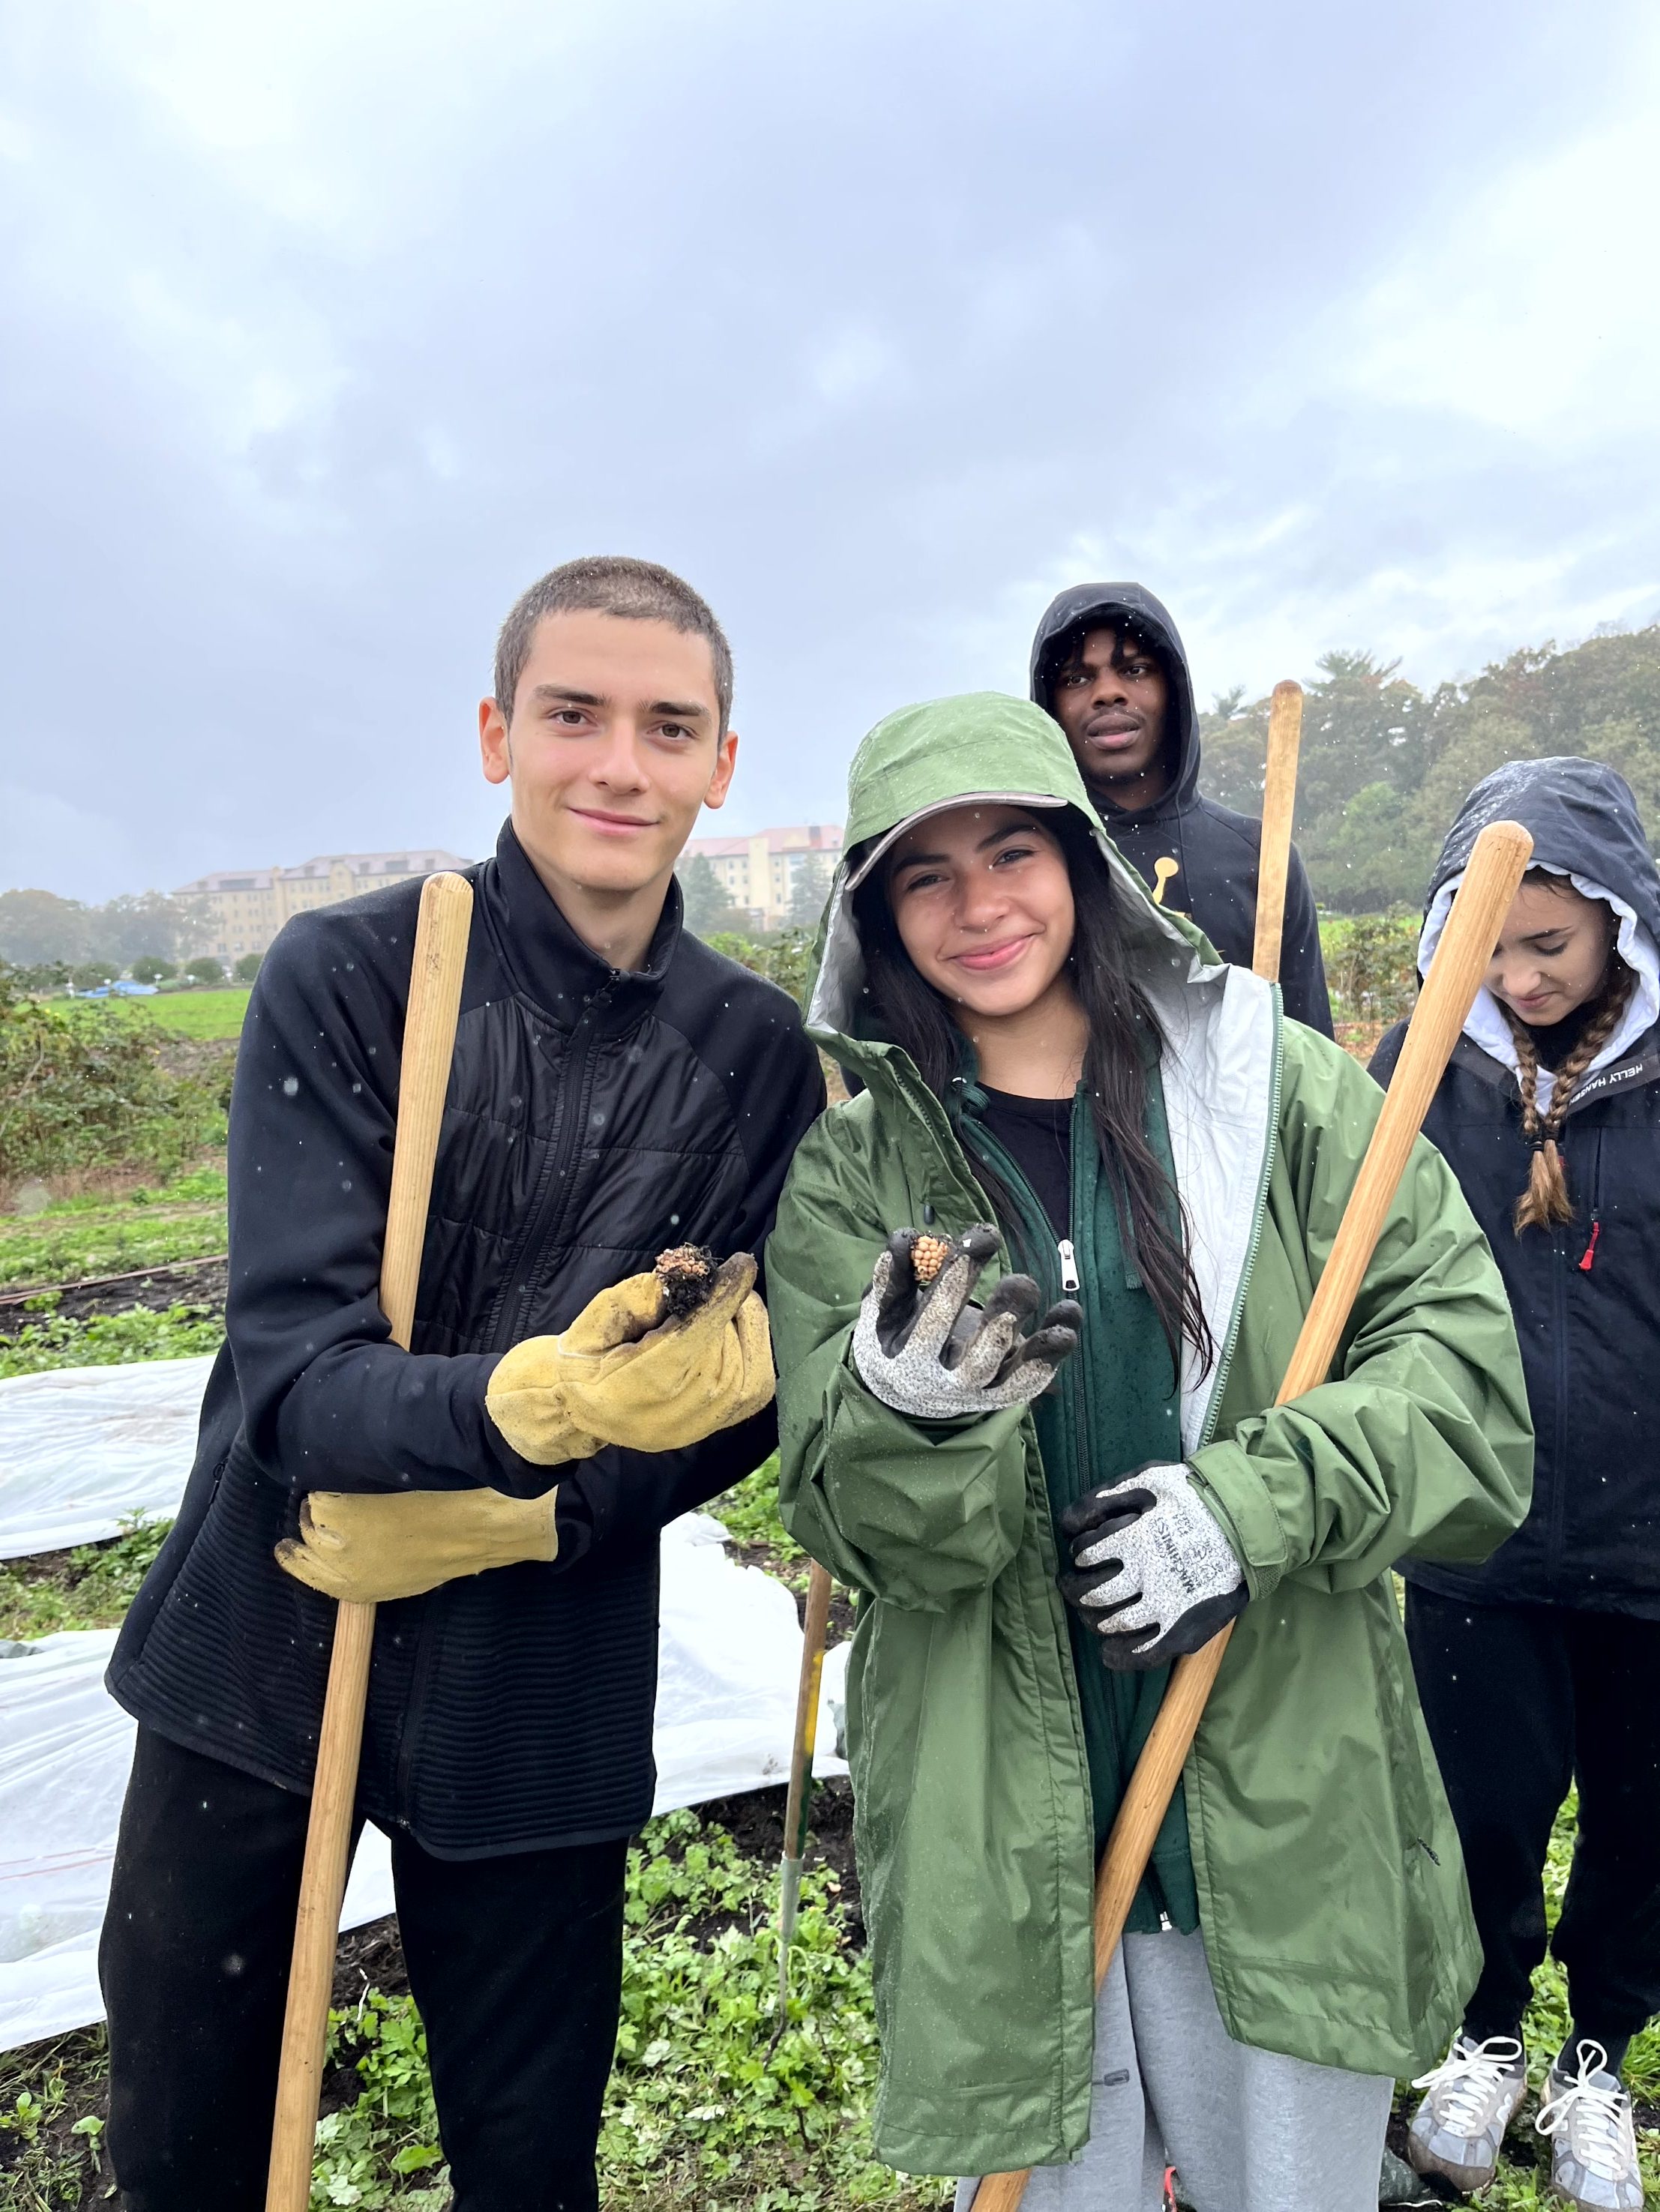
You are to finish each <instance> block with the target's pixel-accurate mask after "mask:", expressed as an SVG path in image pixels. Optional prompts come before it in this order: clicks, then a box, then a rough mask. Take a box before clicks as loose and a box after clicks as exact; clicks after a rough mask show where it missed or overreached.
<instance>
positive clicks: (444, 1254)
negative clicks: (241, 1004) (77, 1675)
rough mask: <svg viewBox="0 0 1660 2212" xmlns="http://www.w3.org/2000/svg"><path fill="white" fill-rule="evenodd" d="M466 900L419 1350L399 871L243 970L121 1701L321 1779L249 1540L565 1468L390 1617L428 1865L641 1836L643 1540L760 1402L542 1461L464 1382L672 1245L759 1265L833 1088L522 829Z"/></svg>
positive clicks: (732, 974)
mask: <svg viewBox="0 0 1660 2212" xmlns="http://www.w3.org/2000/svg"><path fill="white" fill-rule="evenodd" d="M467 873H468V874H469V876H470V877H471V881H472V885H473V893H474V906H473V918H472V931H471V939H470V942H469V945H468V948H467V964H466V975H465V981H464V984H463V987H462V994H461V1012H460V1019H459V1024H458V1025H457V1029H456V1038H455V1054H454V1059H453V1063H452V1066H451V1070H450V1079H449V1088H448V1092H447V1097H446V1099H445V1105H444V1121H443V1128H442V1133H441V1137H440V1141H439V1147H438V1161H437V1167H436V1171H435V1175H434V1177H433V1185H432V1197H431V1200H430V1203H429V1208H428V1214H427V1234H426V1242H425V1246H424V1249H423V1258H422V1266H421V1289H420V1297H419V1299H418V1302H417V1308H416V1316H415V1330H414V1341H413V1346H412V1349H411V1350H410V1351H409V1352H401V1351H399V1350H398V1349H397V1347H396V1346H393V1345H392V1343H391V1342H390V1341H389V1336H390V1331H389V1328H388V1326H387V1322H386V1316H385V1315H384V1314H383V1313H382V1311H381V1310H380V1299H379V1296H378V1285H379V1281H380V1246H381V1239H382V1237H383V1234H384V1232H385V1229H386V1199H387V1193H388V1190H389V1188H390V1183H391V1170H392V1137H393V1132H394V1129H395V1127H396V1122H397V1115H398V1070H399V1063H400V1059H401V1055H402V1050H403V1036H404V1006H405V1003H406V1000H407V998H408V994H409V978H410V946H411V945H412V943H413V940H414V932H415V921H416V911H417V905H418V903H419V899H420V885H419V884H416V883H410V884H399V885H398V886H397V887H396V888H394V889H392V890H386V891H381V892H374V893H371V894H370V895H369V896H368V897H365V898H361V899H353V900H351V901H350V902H349V903H347V904H345V905H344V906H337V907H332V908H324V909H323V910H322V911H321V912H319V913H317V914H312V915H299V916H296V918H295V920H294V921H290V922H289V925H288V926H287V927H286V928H285V929H284V930H283V932H282V933H281V935H280V936H279V937H278V938H277V942H276V944H275V945H272V947H271V951H270V953H269V954H268V956H267V957H266V960H265V965H264V967H263V968H262V969H260V971H259V980H258V983H257V984H256V985H255V986H254V992H253V998H252V1003H251V1004H250V1006H249V1008H248V1018H247V1023H246V1027H245V1029H244V1030H243V1034H242V1043H241V1047H240V1051H239V1053H238V1055H237V1064H236V1083H235V1088H234V1093H233V1097H232V1100H231V1115H230V1168H229V1179H230V1288H229V1295H228V1300H227V1305H226V1326H227V1330H228V1342H227V1344H226V1346H225V1348H224V1350H223V1351H222V1352H221V1354H220V1356H219V1358H218V1361H217V1362H216V1364H215V1367H214V1369H213V1372H212V1374H211V1375H210V1377H209V1381H208V1388H207V1394H206V1397H205V1399H204V1404H203V1409H202V1429H201V1437H200V1441H199V1443H198V1449H197V1456H196V1464H195V1468H194V1469H193V1471H192V1474H191V1478H190V1482H189V1486H188V1487H187V1489H186V1491H185V1500H184V1504H183V1506H182V1508H181V1510H180V1512H179V1519H178V1522H177V1523H176V1524H175V1526H174V1528H173V1533H172V1534H171V1535H170V1536H169V1537H168V1539H167V1543H166V1544H165V1545H164V1546H163V1547H162V1550H161V1556H160V1558H159V1559H157V1561H156V1563H155V1566H154V1567H153V1568H152V1569H151V1571H150V1573H149V1576H148V1577H147V1578H146V1580H145V1582H144V1585H143V1589H141V1590H140V1591H139V1593H138V1597H137V1601H136V1602H135V1604H134V1605H133V1607H132V1610H131V1613H129V1614H128V1616H127V1620H126V1623H125V1626H124V1628H123V1630H122V1633H121V1638H120V1640H119V1643H118V1644H117V1646H116V1650H115V1656H114V1660H113V1662H112V1666H111V1668H110V1674H109V1686H110V1690H111V1692H112V1694H113V1696H114V1697H115V1698H116V1699H117V1701H118V1702H119V1704H121V1705H125V1708H126V1709H127V1711H129V1712H130V1713H132V1714H134V1715H135V1716H136V1717H137V1719H139V1720H140V1721H141V1722H143V1723H144V1724H145V1725H146V1726H148V1727H149V1728H152V1729H155V1730H156V1731H157V1733H158V1734H160V1735H163V1736H167V1737H168V1738H170V1739H171V1740H172V1741H174V1742H176V1743H181V1744H184V1745H185V1746H186V1747H188V1748H190V1749H192V1750H194V1751H199V1752H203V1753H206V1754H207V1755H208V1756H209V1757H210V1758H214V1759H222V1760H224V1761H225V1762H226V1763H227V1764H228V1765H231V1766H235V1767H240V1768H241V1769H243V1770H244V1771H246V1772H248V1773H251V1774H256V1775H259V1776H261V1777H263V1778H265V1780H267V1781H270V1782H274V1783H276V1784H278V1785H279V1786H281V1787H283V1788H285V1789H290V1790H308V1789H309V1788H310V1785H311V1777H312V1772H313V1767H314V1765H315V1762H316V1754H317V1729H318V1723H319V1718H320V1716H321V1713H322V1709H323V1690H324V1682H325V1676H326V1674H327V1669H328V1662H329V1651H330V1647H331V1642H332V1639H333V1632H334V1614H335V1608H334V1606H333V1604H332V1602H331V1601H330V1600H329V1599H327V1598H325V1597H320V1596H319V1595H317V1593H316V1592H315V1591H313V1590H311V1589H307V1588H306V1586H305V1585H304V1584H303V1583H298V1582H295V1581H294V1580H293V1579H292V1578H291V1577H289V1576H288V1575H286V1574H284V1573H283V1571H282V1569H281V1568H280V1567H278V1565H277V1562H276V1560H275V1559H274V1558H273V1556H272V1547H273V1546H274V1545H275V1544H276V1543H277V1541H278V1539H279V1538H281V1537H283V1536H284V1535H292V1534H294V1531H295V1522H296V1514H297V1510H298V1505H299V1500H300V1497H301V1494H302V1493H303V1492H306V1491H308V1490H348V1491H349V1490H358V1491H374V1490H396V1489H400V1488H403V1487H404V1486H413V1487H416V1488H419V1489H424V1490H454V1489H462V1488H467V1487H470V1486H474V1485H477V1484H489V1486H492V1487H493V1488H495V1489H497V1490H501V1491H505V1492H509V1493H513V1494H516V1495H520V1496H538V1495H540V1494H541V1493H543V1492H545V1491H547V1490H548V1489H549V1488H550V1486H551V1485H552V1484H553V1483H555V1482H556V1483H557V1485H558V1491H559V1495H558V1499H557V1522H558V1534H559V1556H558V1558H557V1559H556V1560H553V1561H550V1562H549V1563H547V1564H545V1565H544V1564H543V1563H541V1562H539V1561H526V1562H523V1563H521V1564H520V1565H516V1566H508V1567H497V1568H496V1569H495V1570H494V1571H491V1572H489V1573H488V1574H480V1575H471V1576H465V1577H462V1578H461V1579H460V1580H459V1581H456V1582H452V1583H445V1584H444V1585H443V1586H442V1587H441V1589H435V1590H431V1591H429V1592H428V1593H427V1594H426V1595H424V1596H421V1597H410V1598H404V1599H401V1600H400V1601H398V1602H397V1603H395V1604H388V1605H383V1606H380V1607H378V1608H377V1610H376V1615H375V1626H374V1666H373V1668H372V1671H371V1674H370V1679H369V1692H368V1715H367V1719H366V1723H365V1727H364V1734H363V1757H362V1770H361V1779H360V1783H359V1803H360V1806H361V1808H362V1810H363V1811H364V1812H365V1813H367V1814H368V1817H369V1818H370V1819H371V1820H374V1821H375V1822H376V1823H377V1824H378V1825H380V1826H384V1827H388V1828H390V1827H393V1826H398V1827H403V1828H404V1829H407V1830H408V1831H409V1832H411V1833H412V1834H413V1835H414V1836H415V1837H416V1838H417V1841H418V1842H420V1843H421V1844H423V1845H424V1846H425V1848H426V1849H427V1850H429V1851H432V1852H433V1853H435V1855H436V1856H437V1857H441V1858H471V1857H489V1856H491V1855H493V1854H496V1853H501V1852H506V1851H514V1850H533V1849H538V1848H542V1847H544V1846H547V1845H550V1844H578V1843H587V1842H599V1841H602V1840H604V1839H605V1838H612V1837H617V1836H625V1835H629V1834H630V1833H631V1832H633V1831H634V1830H635V1828H636V1827H638V1826H639V1825H640V1823H641V1822H642V1820H645V1819H646V1817H647V1816H648V1814H649V1813H650V1811H651V1806H652V1796H653V1782H654V1773H653V1765H652V1741H651V1735H652V1706H653V1702H654V1696H655V1692H656V1681H657V1571H658V1536H659V1532H660V1529H661V1528H662V1527H663V1526H664V1524H665V1522H668V1521H670V1520H672V1518H673V1517H674V1516H676V1515H677V1514H679V1513H684V1512H685V1511H687V1510H689V1509H690V1507H693V1506H696V1505H699V1504H702V1502H703V1500H704V1499H705V1498H712V1497H714V1495H715V1493H716V1492H718V1491H721V1490H724V1489H726V1488H727V1486H728V1485H730V1484H731V1483H733V1482H735V1481H737V1480H739V1477H740V1476H742V1475H745V1474H748V1473H749V1472H750V1470H751V1468H755V1467H757V1466H758V1465H759V1464H760V1463H761V1462H762V1461H763V1459H764V1458H765V1457H766V1455H767V1454H768V1453H769V1451H770V1450H771V1449H772V1446H773V1442H774V1439H775V1436H776V1434H777V1429H776V1423H775V1418H774V1415H773V1413H772V1411H771V1409H770V1408H769V1409H768V1410H767V1412H765V1413H762V1414H758V1415H757V1417H756V1418H755V1419H753V1420H750V1421H746V1422H744V1423H742V1424H740V1425H739V1426H737V1427H735V1428H731V1429H727V1430H724V1431H721V1432H720V1433H719V1434H717V1435H715V1436H713V1437H709V1438H708V1439H707V1441H706V1442H704V1443H701V1444H696V1445H694V1446H693V1447H692V1448H691V1449H689V1450H685V1451H673V1452H657V1453H643V1452H634V1451H620V1450H617V1449H611V1448H607V1449H605V1450H602V1451H600V1452H599V1453H598V1454H596V1455H595V1456H594V1457H593V1459H590V1460H585V1461H581V1462H575V1463H572V1464H570V1465H567V1466H563V1467H558V1468H547V1467H538V1466H533V1465H532V1464H531V1462H528V1461H526V1460H523V1459H521V1458H520V1457H519V1455H518V1454H517V1453H516V1452H514V1450H512V1449H511V1448H510V1447H509V1446H508V1443H507V1442H506V1440H505V1439H504V1438H503V1437H502V1434H501V1432H500V1431H499V1430H497V1429H496V1426H495V1425H494V1424H493V1422H492V1421H491V1420H490V1419H489V1415H488V1413H487V1412H486V1410H485V1405H484V1394H485V1389H486V1386H487V1384H488V1383H489V1377H490V1375H491V1373H492V1371H493V1370H494V1369H495V1366H496V1361H497V1359H498V1358H500V1356H501V1355H502V1352H505V1351H507V1350H508V1347H509V1346H511V1345H514V1344H516V1343H518V1342H520V1340H522V1339H524V1338H526V1337H529V1336H538V1335H541V1334H546V1333H548V1332H550V1331H556V1330H559V1329H562V1328H566V1327H568V1326H569V1323H570V1322H572V1321H574V1320H575V1317H576V1316H577V1315H578V1314H579V1313H580V1312H581V1310H582V1309H583V1307H584V1306H585V1305H587V1303H588V1301H589V1299H590V1298H592V1297H593V1296H594V1294H595V1293H596V1292H597V1291H600V1290H602V1289H604V1288H605V1286H606V1285H609V1284H611V1283H615V1282H617V1281H619V1280H620V1279H622V1278H623V1277H624V1276H626V1275H630V1274H633V1273H636V1272H638V1271H640V1270H642V1269H643V1268H646V1267H650V1266H651V1264H652V1262H653V1260H654V1258H655V1256H656V1255H657V1254H658V1252H660V1250H661V1249H663V1248H664V1247H665V1246H666V1245H669V1244H680V1243H698V1244H708V1245H710V1246H712V1247H713V1248H714V1250H715V1251H716V1252H717V1253H718V1254H720V1255H722V1256H724V1255H727V1254H728V1253H731V1252H736V1251H754V1252H758V1251H759V1250H760V1249H761V1244H762V1242H763V1238H764V1237H765V1236H766V1234H767V1232H768V1231H769V1228H770V1227H771V1225H772V1216H773V1209H774V1206H775V1204H776V1202H777V1198H778V1193H779V1190H780V1189H781V1187H782V1184H783V1180H784V1171H785V1170H786V1169H787V1167H788V1165H789V1162H790V1158H791V1155H792V1153H793V1152H794V1150H795V1147H796V1145H797V1144H798V1143H799V1142H800V1139H801V1137H802V1135H803V1133H805V1131H806V1129H807V1128H808V1127H809V1126H810V1125H811V1123H812V1121H813V1120H814V1119H815V1117H816V1116H817V1115H818V1112H819V1110H820V1109H821V1107H822V1105H823V1103H824V1080H823V1078H822V1076H821V1075H820V1073H819V1068H818V1055H817V1054H816V1053H815V1051H814V1049H813V1048H812V1045H811V1044H810V1043H809V1042H808V1041H807V1038H806V1035H805V1033H804V1032H803V1030H802V1027H801V1021H800V1015H799V1013H798V1012H797V1011H796V1008H795V1007H794V1005H793V1004H792V1003H791V1001H790V1000H788V999H787V997H786V996H785V994H784V993H783V992H781V991H780V990H778V989H776V988H775V987H774V986H773V985H772V984H770V983H767V982H763V981H762V980H761V978H760V977H759V976H757V975H750V974H748V973H747V972H746V971H745V969H742V968H739V967H738V966H737V965H735V963H733V962H732V961H730V960H723V959H721V957H720V956H719V955H718V954H717V953H714V952H712V951H710V950H709V949H708V946H707V945H701V944H699V943H698V941H697V939H696V938H694V937H692V936H690V935H689V934H687V933H684V932H683V931H682V929H681V927H680V914H681V908H680V894H679V891H678V888H677V887H674V886H671V888H670V891H669V896H668V901H667V903H666V906H665V908H664V910H663V915H662V919H661V921H660V923H659V925H658V928H657V932H656V934H655V936H654V939H653V940H652V944H651V947H650V950H649V951H648V955H647V958H646V963H645V966H644V967H643V968H642V969H639V970H638V971H628V972H619V971H618V970H617V969H612V968H611V967H609V966H608V965H607V963H605V961H604V960H602V959H600V958H599V957H598V955H597V954H595V953H593V952H592V951H590V950H589V949H588V947H587V945H585V944H583V942H582V941H581V939H580V938H578V937H577V936H576V935H575V933H574V932H573V931H572V930H571V928H570V927H569V925H568V923H567V922H566V921H565V919H564V917H563V915H562V914H561V913H560V911H559V908H557V907H556V905H555V904H554V902H553V901H552V899H551V898H550V897H549V896H548V894H547V892H546V891H545V890H544V889H543V886H542V884H541V882H540V880H539V878H538V876H537V874H536V872H535V871H534V869H533V868H532V866H531V864H530V861H529V860H528V859H527V858H526V854H525V852H524V849H523V848H522V847H521V846H520V843H519V841H518V839H517V838H516V837H515V836H514V833H513V830H512V829H511V828H508V829H504V830H503V832H502V840H501V843H500V845H499V846H498V848H497V851H496V858H495V859H494V860H487V861H485V862H483V864H482V865H481V866H478V867H476V868H472V869H469V870H468V871H467Z"/></svg>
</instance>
